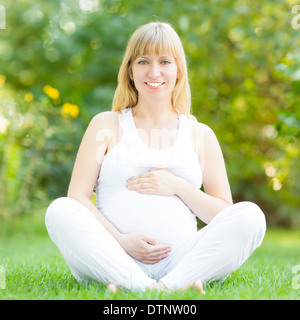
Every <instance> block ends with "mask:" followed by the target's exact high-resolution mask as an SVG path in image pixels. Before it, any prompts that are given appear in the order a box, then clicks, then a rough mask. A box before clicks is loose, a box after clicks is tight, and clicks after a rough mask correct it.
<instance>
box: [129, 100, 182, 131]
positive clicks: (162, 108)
mask: <svg viewBox="0 0 300 320" xmlns="http://www.w3.org/2000/svg"><path fill="white" fill-rule="evenodd" d="M132 112H133V116H134V117H137V118H139V119H143V120H147V122H149V123H150V124H153V125H159V124H163V123H165V122H166V121H168V120H170V119H172V118H173V119H174V118H175V117H177V115H178V114H177V112H176V111H175V110H174V108H173V107H172V105H171V103H170V102H169V103H167V102H166V103H163V102H157V101H156V102H155V101H153V102H149V103H142V102H141V101H139V102H138V103H137V105H136V106H135V107H134V108H133V111H132Z"/></svg>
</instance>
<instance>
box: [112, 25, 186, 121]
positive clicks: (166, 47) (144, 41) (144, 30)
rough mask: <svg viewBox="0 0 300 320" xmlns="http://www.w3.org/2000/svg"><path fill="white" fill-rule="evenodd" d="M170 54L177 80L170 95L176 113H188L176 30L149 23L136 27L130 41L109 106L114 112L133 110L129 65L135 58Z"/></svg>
mask: <svg viewBox="0 0 300 320" xmlns="http://www.w3.org/2000/svg"><path fill="white" fill-rule="evenodd" d="M153 52H155V53H156V54H162V53H170V54H172V56H173V57H174V58H175V60H176V63H177V68H178V72H179V74H180V77H179V79H178V80H177V83H176V85H175V88H174V90H173V94H172V101H171V102H172V106H173V108H174V109H175V110H177V111H179V112H181V113H184V114H187V115H188V114H190V109H191V92H190V86H189V82H188V74H187V64H186V58H185V53H184V49H183V46H182V43H181V41H180V39H179V36H178V34H177V33H176V31H175V30H174V29H173V28H172V27H171V25H170V24H168V23H163V22H150V23H148V24H145V25H143V26H141V27H139V28H138V29H137V30H136V31H135V32H134V33H133V34H132V36H131V38H130V39H129V42H128V44H127V48H126V51H125V54H124V58H123V61H122V64H121V67H120V70H119V74H118V86H117V88H116V91H115V95H114V98H113V103H112V110H113V111H120V110H122V109H124V108H127V107H134V106H135V105H136V104H137V102H138V92H137V90H136V88H135V85H134V82H133V80H132V76H131V74H132V73H131V72H132V63H133V62H134V60H135V59H136V58H137V57H138V56H142V55H145V54H149V53H153Z"/></svg>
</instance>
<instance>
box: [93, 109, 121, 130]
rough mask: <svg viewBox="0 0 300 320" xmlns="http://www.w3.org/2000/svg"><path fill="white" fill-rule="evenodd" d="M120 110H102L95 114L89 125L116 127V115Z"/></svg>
mask: <svg viewBox="0 0 300 320" xmlns="http://www.w3.org/2000/svg"><path fill="white" fill-rule="evenodd" d="M119 114H120V112H117V111H103V112H100V113H98V114H96V115H95V116H94V117H93V118H92V120H91V122H90V126H95V127H98V128H101V127H105V128H117V127H118V116H119Z"/></svg>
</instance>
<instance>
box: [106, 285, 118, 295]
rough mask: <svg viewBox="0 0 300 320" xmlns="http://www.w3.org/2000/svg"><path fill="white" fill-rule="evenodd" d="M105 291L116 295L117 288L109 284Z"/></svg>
mask: <svg viewBox="0 0 300 320" xmlns="http://www.w3.org/2000/svg"><path fill="white" fill-rule="evenodd" d="M107 290H109V291H110V292H112V293H116V292H117V291H118V287H117V286H116V285H114V284H112V283H110V284H109V285H108V286H107Z"/></svg>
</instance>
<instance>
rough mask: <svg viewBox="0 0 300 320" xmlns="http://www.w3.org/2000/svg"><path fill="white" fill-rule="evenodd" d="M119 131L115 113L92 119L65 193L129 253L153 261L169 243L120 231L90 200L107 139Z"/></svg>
mask: <svg viewBox="0 0 300 320" xmlns="http://www.w3.org/2000/svg"><path fill="white" fill-rule="evenodd" d="M118 135H119V134H118V119H117V115H116V114H113V113H111V112H104V113H100V114H98V115H97V116H95V117H94V118H93V119H92V121H91V122H90V124H89V126H88V128H87V130H86V132H85V134H84V136H83V139H82V141H81V144H80V147H79V150H78V153H77V157H76V161H75V164H74V168H73V172H72V176H71V181H70V185H69V189H68V197H70V198H73V199H75V200H77V201H78V202H80V203H81V204H83V205H84V206H85V207H86V208H87V209H89V210H90V211H91V212H92V213H93V214H94V215H95V217H96V218H97V220H98V221H99V222H100V223H101V224H102V225H103V226H104V228H105V229H106V230H107V231H108V232H109V233H110V234H111V235H112V236H113V237H114V238H115V239H116V240H117V241H118V242H119V244H120V245H121V247H122V248H123V249H124V250H125V251H126V252H127V253H128V254H129V255H130V256H132V257H133V258H135V259H137V260H139V261H141V262H144V263H156V262H158V261H159V260H161V259H163V258H165V257H166V256H167V255H168V253H169V250H170V248H169V245H167V244H158V243H156V241H155V239H153V238H152V237H149V236H147V235H144V234H141V233H131V234H122V233H120V231H119V230H118V229H117V228H116V227H115V226H114V225H113V224H112V223H111V222H110V221H109V220H108V219H106V217H105V216H104V215H103V214H102V213H101V212H100V211H99V210H98V209H97V208H96V206H95V205H94V204H93V203H92V201H91V197H92V193H93V189H94V186H95V183H96V180H97V178H98V175H99V172H100V167H101V163H102V160H103V158H104V155H105V153H106V152H107V150H108V147H109V143H111V141H113V140H114V139H116V138H117V136H118ZM113 143H116V140H115V141H113Z"/></svg>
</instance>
